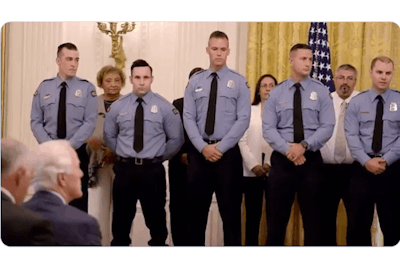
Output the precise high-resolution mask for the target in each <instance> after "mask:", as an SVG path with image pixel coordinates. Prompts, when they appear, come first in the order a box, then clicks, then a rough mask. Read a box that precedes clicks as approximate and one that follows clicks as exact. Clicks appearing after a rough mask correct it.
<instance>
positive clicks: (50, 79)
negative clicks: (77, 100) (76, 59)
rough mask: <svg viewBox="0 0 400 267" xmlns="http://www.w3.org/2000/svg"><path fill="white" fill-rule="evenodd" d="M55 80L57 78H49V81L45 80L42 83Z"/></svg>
mask: <svg viewBox="0 0 400 267" xmlns="http://www.w3.org/2000/svg"><path fill="white" fill-rule="evenodd" d="M55 78H56V77H53V78H49V79H45V80H43V81H42V82H41V83H44V82H48V81H52V80H54V79H55Z"/></svg>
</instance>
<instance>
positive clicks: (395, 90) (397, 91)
mask: <svg viewBox="0 0 400 267" xmlns="http://www.w3.org/2000/svg"><path fill="white" fill-rule="evenodd" d="M390 90H392V91H393V92H396V93H399V94H400V90H397V89H390Z"/></svg>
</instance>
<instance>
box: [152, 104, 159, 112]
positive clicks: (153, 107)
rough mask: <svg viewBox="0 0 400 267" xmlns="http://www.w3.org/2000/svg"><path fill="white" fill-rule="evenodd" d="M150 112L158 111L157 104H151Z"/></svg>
mask: <svg viewBox="0 0 400 267" xmlns="http://www.w3.org/2000/svg"><path fill="white" fill-rule="evenodd" d="M150 112H151V113H157V112H158V108H157V105H153V106H151V109H150Z"/></svg>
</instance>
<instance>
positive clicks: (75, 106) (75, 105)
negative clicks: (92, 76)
mask: <svg viewBox="0 0 400 267" xmlns="http://www.w3.org/2000/svg"><path fill="white" fill-rule="evenodd" d="M85 106H86V98H85V97H83V98H78V97H74V98H70V99H67V112H68V116H69V117H70V118H71V119H73V120H75V121H79V122H82V121H83V118H84V116H85ZM70 111H72V112H70Z"/></svg>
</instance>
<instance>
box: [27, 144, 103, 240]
mask: <svg viewBox="0 0 400 267" xmlns="http://www.w3.org/2000/svg"><path fill="white" fill-rule="evenodd" d="M37 154H38V161H37V163H36V169H35V177H34V178H33V180H32V186H33V188H34V190H35V192H36V193H35V194H34V195H33V197H32V198H31V199H30V200H29V201H28V202H26V203H24V204H23V206H24V207H26V208H28V209H30V210H31V211H34V212H38V213H40V214H41V215H42V216H43V217H44V218H46V219H48V220H49V221H50V222H51V224H52V225H53V229H54V243H55V245H62V246H68V245H76V246H84V245H99V246H100V245H101V234H100V229H99V224H98V222H97V220H96V219H95V218H94V217H92V216H91V215H89V214H87V213H86V212H84V211H82V210H79V209H78V208H75V207H73V206H71V205H68V203H69V202H71V201H72V200H74V199H77V198H80V197H81V196H82V185H81V178H82V177H83V172H82V170H81V169H80V168H79V159H78V156H77V154H76V152H75V150H74V149H73V148H72V147H71V145H70V144H69V142H68V141H66V140H52V141H48V142H44V143H42V144H40V145H39V147H38V148H37Z"/></svg>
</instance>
